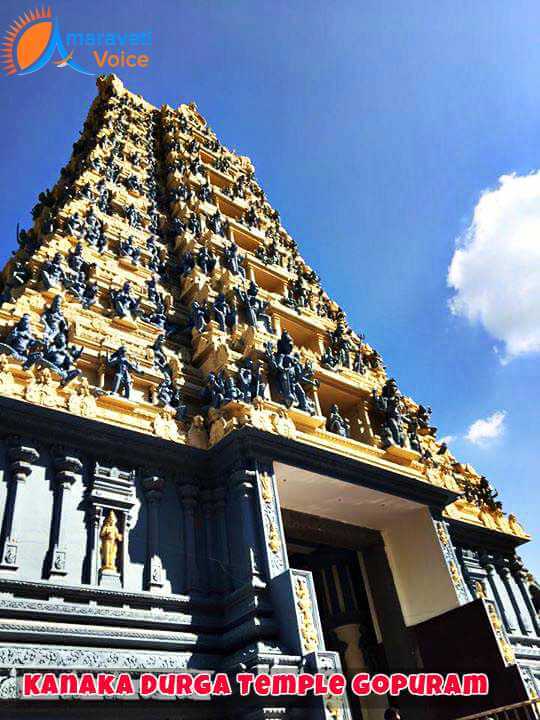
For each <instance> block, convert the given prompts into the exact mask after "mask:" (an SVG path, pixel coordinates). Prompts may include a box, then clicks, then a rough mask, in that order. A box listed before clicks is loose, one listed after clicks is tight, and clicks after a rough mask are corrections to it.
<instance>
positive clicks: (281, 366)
mask: <svg viewBox="0 0 540 720" xmlns="http://www.w3.org/2000/svg"><path fill="white" fill-rule="evenodd" d="M293 350H294V344H293V341H292V338H291V336H290V335H289V333H288V332H287V330H284V331H283V332H282V334H281V337H280V339H279V340H278V342H277V351H274V349H273V347H272V343H267V345H266V358H267V361H268V366H269V369H270V372H271V373H272V374H273V375H274V376H275V377H276V378H277V382H278V388H279V391H280V394H281V396H282V398H283V402H284V403H285V405H286V406H287V407H293V406H296V407H298V408H299V409H300V410H304V411H305V412H308V413H310V414H311V415H314V414H315V402H314V401H313V400H311V398H309V397H308V395H307V392H306V389H305V386H307V387H312V388H314V387H317V386H318V384H319V381H318V380H316V379H315V377H314V373H313V368H312V366H311V364H310V363H306V364H305V365H302V363H301V362H300V358H299V356H298V353H293Z"/></svg>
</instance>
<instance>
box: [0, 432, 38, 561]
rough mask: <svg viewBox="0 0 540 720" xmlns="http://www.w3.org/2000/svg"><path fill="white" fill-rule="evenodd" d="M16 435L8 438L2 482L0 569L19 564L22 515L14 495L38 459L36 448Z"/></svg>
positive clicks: (23, 519)
mask: <svg viewBox="0 0 540 720" xmlns="http://www.w3.org/2000/svg"><path fill="white" fill-rule="evenodd" d="M23 443H24V440H23V439H22V438H20V437H18V436H12V437H10V438H8V443H7V445H8V461H9V464H8V467H7V472H6V482H7V483H8V490H7V497H6V506H5V510H4V518H3V521H2V533H1V543H2V545H1V548H0V569H1V570H17V568H18V567H19V557H18V555H19V546H18V534H19V532H21V531H22V528H23V526H24V522H25V518H23V517H22V509H21V505H20V501H19V502H18V503H17V496H18V494H19V492H20V488H21V487H22V486H23V485H24V484H25V482H26V479H27V477H28V476H29V475H30V473H31V472H32V465H33V464H34V463H35V462H36V461H37V460H38V458H39V453H38V451H37V450H36V449H35V448H33V447H30V446H28V445H25V444H23Z"/></svg>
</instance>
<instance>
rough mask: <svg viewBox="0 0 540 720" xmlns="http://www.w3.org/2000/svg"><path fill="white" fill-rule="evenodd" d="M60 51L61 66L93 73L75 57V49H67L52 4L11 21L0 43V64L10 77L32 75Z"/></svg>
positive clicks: (59, 65) (84, 72) (57, 63)
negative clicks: (54, 16) (56, 51)
mask: <svg viewBox="0 0 540 720" xmlns="http://www.w3.org/2000/svg"><path fill="white" fill-rule="evenodd" d="M55 50H58V53H59V55H60V58H59V60H55V61H54V62H55V65H56V66H57V67H59V68H63V67H70V68H71V69H72V70H77V72H80V73H83V74H84V75H93V74H94V73H90V72H88V71H87V70H85V69H84V68H83V67H81V65H79V64H78V63H76V62H75V61H74V60H73V51H71V52H70V53H68V52H67V50H66V48H65V47H64V42H63V40H62V37H61V35H60V29H59V25H58V20H57V19H56V18H53V16H52V10H51V8H50V7H47V8H45V6H43V7H42V8H41V9H39V8H36V9H35V10H28V11H27V12H25V13H24V15H21V16H20V17H19V18H18V19H17V20H15V22H13V23H12V24H11V27H10V28H9V30H8V32H7V33H6V36H5V37H4V39H3V41H2V44H1V46H0V64H1V65H2V67H3V70H4V73H5V74H6V75H7V76H12V75H29V74H30V73H33V72H36V71H37V70H41V68H42V67H44V66H45V65H46V64H47V63H48V62H49V60H50V59H51V58H52V56H53V54H54V51H55Z"/></svg>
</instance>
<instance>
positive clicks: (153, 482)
mask: <svg viewBox="0 0 540 720" xmlns="http://www.w3.org/2000/svg"><path fill="white" fill-rule="evenodd" d="M141 485H142V487H143V490H144V494H145V496H146V499H147V500H148V502H159V501H160V500H161V498H162V497H163V488H164V487H165V478H163V477H161V476H160V475H145V476H144V477H143V478H142V480H141Z"/></svg>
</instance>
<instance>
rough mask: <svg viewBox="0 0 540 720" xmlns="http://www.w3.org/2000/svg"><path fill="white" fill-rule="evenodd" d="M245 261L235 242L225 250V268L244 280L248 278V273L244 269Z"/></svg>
mask: <svg viewBox="0 0 540 720" xmlns="http://www.w3.org/2000/svg"><path fill="white" fill-rule="evenodd" d="M244 259H245V258H244V256H243V255H240V254H239V253H238V245H237V244H236V243H235V242H232V243H231V244H230V245H226V246H225V248H224V249H223V266H224V267H226V268H227V270H230V272H232V274H233V275H240V277H242V278H245V277H246V271H245V270H244V268H243V267H242V263H243V262H244Z"/></svg>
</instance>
